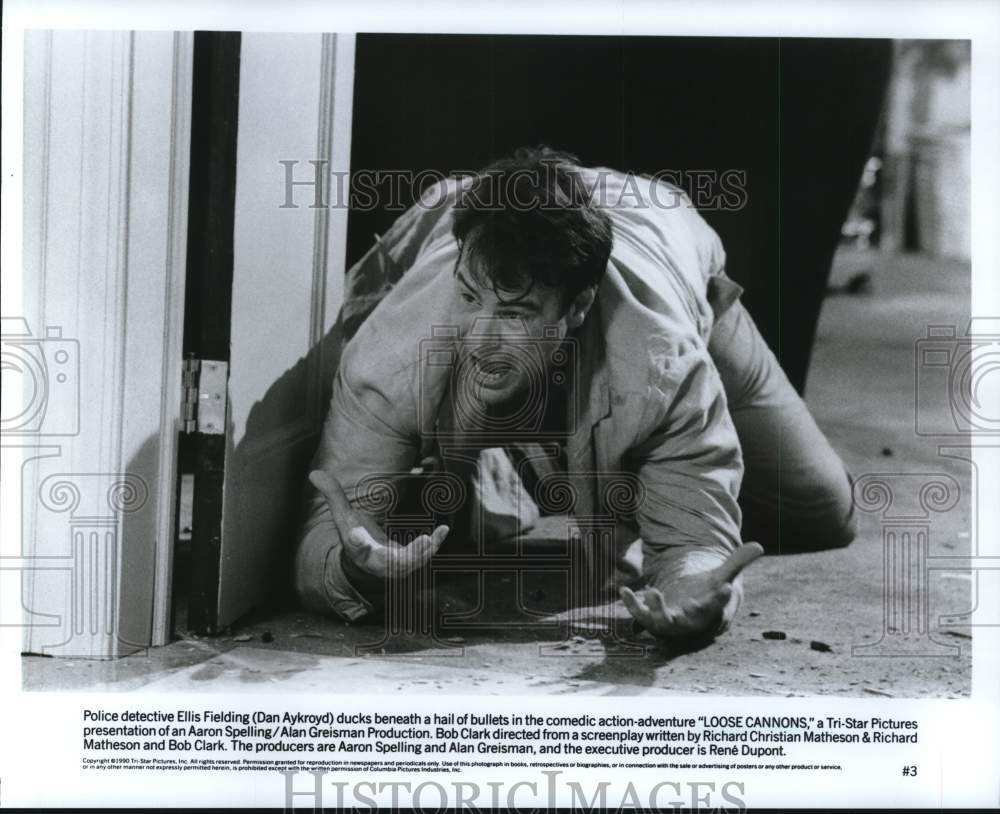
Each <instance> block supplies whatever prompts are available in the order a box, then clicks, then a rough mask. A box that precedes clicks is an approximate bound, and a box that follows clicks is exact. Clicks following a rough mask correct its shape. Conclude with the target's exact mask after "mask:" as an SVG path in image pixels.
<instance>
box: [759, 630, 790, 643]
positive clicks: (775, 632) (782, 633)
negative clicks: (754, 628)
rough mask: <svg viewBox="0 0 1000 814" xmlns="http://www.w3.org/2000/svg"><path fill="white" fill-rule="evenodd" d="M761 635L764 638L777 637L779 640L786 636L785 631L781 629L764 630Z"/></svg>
mask: <svg viewBox="0 0 1000 814" xmlns="http://www.w3.org/2000/svg"><path fill="white" fill-rule="evenodd" d="M761 636H763V637H764V638H765V639H777V640H779V641H780V640H781V639H784V638H786V635H785V631H783V630H765V631H764V632H763V633H762V634H761Z"/></svg>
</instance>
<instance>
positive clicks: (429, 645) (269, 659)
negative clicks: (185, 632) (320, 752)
mask: <svg viewBox="0 0 1000 814" xmlns="http://www.w3.org/2000/svg"><path fill="white" fill-rule="evenodd" d="M866 271H867V272H870V273H871V282H872V290H871V291H870V292H869V293H861V294H856V295H850V294H847V293H845V292H840V293H834V294H831V296H830V297H829V298H828V300H827V302H826V304H825V306H824V309H823V315H822V320H821V324H820V330H819V337H818V340H817V344H816V349H815V354H814V361H813V366H812V372H811V374H810V379H809V384H808V393H807V400H808V401H809V404H810V406H811V407H812V409H813V412H814V414H815V415H816V418H817V420H818V422H819V424H820V426H821V427H823V428H824V430H825V431H826V432H827V434H828V435H829V436H830V438H831V441H832V442H833V444H834V446H835V447H836V448H837V449H838V451H839V452H840V453H841V454H842V456H843V457H844V459H845V461H846V463H847V465H848V467H849V468H850V469H851V471H852V472H853V473H854V474H855V476H856V477H861V476H863V475H865V474H869V473H893V475H894V477H896V476H897V475H898V474H899V473H924V474H926V473H946V474H948V475H951V476H952V477H953V478H955V479H956V481H957V482H958V484H959V485H960V488H961V495H962V499H961V500H960V501H959V502H958V504H957V505H956V506H955V507H954V508H953V509H951V510H950V511H947V512H943V513H941V514H936V515H934V516H933V519H932V521H931V525H930V543H929V550H930V553H931V554H932V555H958V554H962V553H966V552H968V550H969V547H970V541H971V538H970V526H971V522H970V520H971V518H970V511H971V509H970V502H969V500H968V495H969V488H970V472H969V468H968V466H965V465H962V463H961V462H959V461H957V460H955V459H952V458H943V457H941V456H939V455H938V454H937V445H938V443H940V442H942V439H939V438H927V437H921V436H918V435H917V434H916V433H915V431H914V377H915V367H914V351H915V343H916V341H917V340H918V339H920V338H922V337H923V336H924V335H925V334H926V327H927V325H929V324H935V325H940V324H949V323H951V324H955V325H957V326H958V327H959V329H960V330H964V327H965V325H966V324H967V323H968V315H969V296H970V293H969V269H968V266H967V265H963V264H954V263H946V262H941V261H933V260H929V259H927V258H923V257H919V256H905V257H895V258H892V257H889V258H882V257H880V256H879V255H877V254H862V253H857V252H852V251H847V250H845V251H842V252H841V253H840V254H839V255H838V258H837V262H836V264H835V269H834V274H833V278H832V286H833V287H835V288H836V287H839V286H842V285H843V284H844V283H846V282H847V281H848V280H849V279H850V278H851V277H852V276H853V275H855V274H857V273H859V272H866ZM938 402H939V403H938V407H937V408H935V409H938V410H939V411H940V416H936V417H938V418H940V419H942V420H944V419H945V418H946V417H947V408H946V404H945V400H944V399H939V400H938ZM910 480H912V478H911V479H910ZM896 482H898V483H899V484H901V485H906V484H907V479H906V478H903V479H898V478H897V481H896ZM896 500H897V503H896V504H895V506H896V508H897V509H902V510H903V511H904V513H906V512H908V513H910V514H912V513H913V510H914V507H916V508H919V504H917V502H916V495H915V494H914V495H906V494H903V492H902V491H898V494H897V495H896ZM860 522H861V533H860V535H859V537H858V539H857V540H856V541H855V542H854V543H853V544H852V545H851V546H850V547H849V548H848V549H845V550H840V551H830V552H822V553H816V554H802V555H796V556H786V557H765V558H763V559H762V560H760V561H758V562H757V563H755V564H754V566H753V567H751V568H750V569H749V570H748V571H747V572H746V576H745V579H746V599H745V603H744V606H743V610H742V612H741V614H740V616H739V618H738V619H737V620H736V622H735V623H734V625H733V627H732V629H731V630H730V631H729V632H728V633H727V634H725V635H724V636H723V637H721V638H719V639H718V640H717V641H716V642H715V643H714V644H712V645H710V646H709V647H707V648H705V649H702V650H700V651H697V652H693V653H684V654H677V653H668V652H664V651H662V650H659V649H657V648H650V649H648V650H647V651H646V652H645V653H644V654H643V653H638V654H637V653H635V652H633V651H631V650H628V649H623V648H622V647H619V646H609V645H607V644H605V643H604V642H602V640H601V639H599V638H596V637H594V636H588V635H577V636H571V635H570V634H569V633H567V632H566V630H565V629H562V631H561V632H560V631H559V630H555V629H552V628H549V629H547V630H540V629H538V628H527V627H523V626H520V627H508V628H506V629H502V630H493V631H483V630H480V631H478V632H477V631H463V632H462V633H461V635H459V636H454V637H452V638H451V640H450V641H432V640H430V639H415V638H412V637H411V638H396V639H393V640H390V641H387V642H383V643H380V642H379V639H380V638H382V628H381V627H379V626H373V625H348V624H345V623H342V622H339V621H335V620H331V619H326V618H322V617H319V616H316V615H312V614H309V613H305V612H302V611H297V610H287V611H275V612H271V613H269V614H265V615H261V616H258V617H257V618H254V619H250V620H247V621H246V622H244V623H243V624H242V625H241V626H239V627H238V628H237V629H234V630H233V631H232V632H231V634H230V635H225V636H219V637H215V638H211V639H203V638H197V637H193V636H187V637H183V638H181V639H180V640H179V641H177V642H175V643H173V644H171V645H169V646H168V647H162V648H157V649H154V650H153V651H151V652H150V653H149V654H147V655H141V656H133V657H129V658H126V659H121V660H118V661H114V662H88V661H80V660H70V661H65V660H60V659H52V658H39V657H31V656H29V657H25V658H24V659H23V665H24V682H25V686H27V687H30V688H32V689H68V688H88V689H95V690H101V689H115V690H132V689H138V688H143V689H150V690H167V689H170V690H185V689H189V690H202V691H205V690H211V691H219V692H221V691H239V690H245V691H253V692H260V691H267V690H274V691H277V692H290V691H295V690H306V691H309V690H325V691H333V692H380V691H393V692H395V691H403V692H407V693H434V694H438V693H440V692H442V691H444V692H448V691H450V692H453V693H466V694H470V693H471V694H506V693H525V694H599V695H616V694H638V693H643V694H650V693H654V694H690V693H717V694H733V695H747V694H749V695H778V696H783V695H788V696H796V695H805V696H809V695H838V696H864V697H877V696H886V697H927V696H944V697H959V696H964V695H968V694H969V691H970V664H971V662H970V657H971V645H972V642H971V635H970V629H969V628H968V627H965V628H962V627H956V626H952V627H946V626H942V625H940V624H938V618H939V616H940V615H942V614H949V613H951V614H955V613H963V612H966V611H968V610H969V609H970V608H971V607H972V605H973V600H972V588H973V582H972V580H971V578H970V575H969V574H968V573H967V572H966V573H964V574H963V573H961V572H958V571H956V572H946V571H932V572H930V573H931V578H930V580H929V583H928V592H927V602H928V607H929V616H930V620H931V634H932V639H933V641H932V640H931V639H929V638H928V637H926V636H922V635H916V634H911V635H909V636H902V635H900V634H899V633H898V632H895V633H894V632H888V633H887V632H886V631H885V627H886V623H885V621H884V602H883V597H884V594H885V591H884V584H883V573H884V568H883V542H882V533H883V525H884V518H883V517H882V516H881V515H879V514H877V513H872V514H862V515H861V516H860ZM509 587H510V586H508V593H509ZM499 588H500V590H501V592H503V591H504V590H505V586H504V585H502V584H501V585H500V586H499ZM765 633H767V634H768V636H767V637H765ZM778 634H784V636H783V638H780V637H778V638H775V636H777V635H778ZM880 640H881V647H882V649H881V651H879V648H878V647H875V648H872V649H871V650H862V651H858V650H857V649H856V648H857V647H858V646H862V645H872V644H875V643H878V642H879V641H880ZM364 646H368V647H367V649H366V648H365V647H364ZM879 653H881V655H879ZM914 653H915V654H917V655H912V654H914ZM927 653H933V654H934V655H926V654H927ZM901 654H911V655H901Z"/></svg>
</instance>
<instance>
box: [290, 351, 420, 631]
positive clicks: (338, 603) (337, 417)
mask: <svg viewBox="0 0 1000 814" xmlns="http://www.w3.org/2000/svg"><path fill="white" fill-rule="evenodd" d="M358 352H363V349H359V348H356V347H352V346H349V347H348V349H347V350H346V351H345V354H344V358H343V360H342V363H341V368H340V370H339V371H338V374H337V377H336V379H335V380H334V385H333V395H332V399H331V403H330V411H329V413H328V414H327V418H326V422H325V424H324V427H323V435H322V439H321V441H320V445H319V448H318V449H317V452H316V455H315V457H314V459H313V465H312V468H313V470H316V471H318V472H319V473H320V474H321V480H320V483H321V484H328V483H329V481H331V480H332V481H333V483H334V484H336V487H337V488H338V489H342V490H343V493H344V495H345V500H346V502H347V504H348V505H349V506H350V508H351V510H352V512H353V516H352V517H351V518H346V513H345V512H341V514H342V515H344V516H339V517H335V516H334V513H333V511H332V509H331V505H330V500H329V496H328V494H327V493H326V492H324V491H321V490H320V489H317V488H316V486H317V484H316V483H315V482H314V480H315V478H310V483H309V485H308V486H307V490H308V491H307V494H306V521H305V524H304V526H303V529H302V534H301V539H300V541H299V549H298V554H297V556H296V565H295V580H296V589H297V592H298V594H299V596H300V598H301V599H302V601H303V602H304V603H305V604H306V605H307V606H309V607H311V608H313V609H314V610H317V611H320V612H329V611H330V610H333V611H334V612H335V613H337V614H339V615H340V616H342V617H344V618H345V619H349V620H353V619H358V618H360V617H362V616H364V615H366V614H368V613H369V612H371V611H372V610H373V609H374V608H375V606H376V605H377V604H378V603H379V602H380V598H381V593H382V589H383V587H384V579H383V578H382V575H381V574H376V573H370V572H368V571H366V570H365V569H364V568H362V567H359V566H356V565H355V558H356V556H357V553H358V552H354V554H355V556H351V554H352V552H351V549H350V543H351V541H350V540H349V539H348V538H347V537H346V536H345V533H346V529H347V527H345V526H344V525H343V524H344V522H345V520H346V521H347V522H349V523H350V526H351V527H353V526H354V525H356V523H355V520H356V519H358V520H360V521H361V523H362V525H363V526H364V528H365V530H366V531H367V532H368V534H369V536H370V538H371V540H372V542H374V543H378V544H382V543H386V544H388V543H390V542H391V541H385V539H384V535H383V534H382V531H381V527H380V525H379V518H376V517H373V516H371V515H369V514H367V513H366V512H364V511H362V510H361V509H360V508H359V505H358V504H359V499H358V498H359V495H358V494H357V486H358V482H359V481H361V480H362V479H363V478H366V477H367V476H376V477H377V478H378V479H379V481H380V482H383V483H384V482H389V483H391V482H392V480H393V479H394V478H396V477H401V476H403V475H405V474H406V473H407V472H409V471H410V469H411V468H412V467H413V465H414V463H415V462H416V460H417V457H418V454H419V441H418V439H417V437H416V436H415V435H413V434H407V433H405V432H403V431H401V430H400V429H399V428H398V427H396V426H394V424H393V423H391V417H392V416H393V413H394V411H393V409H391V405H390V404H389V403H388V401H387V399H386V396H385V395H384V394H383V393H382V392H381V390H380V389H379V388H378V387H377V386H376V385H375V384H374V383H373V382H372V381H371V378H372V377H371V376H370V371H369V372H368V374H362V375H357V374H356V375H352V371H356V370H357V369H358V364H357V362H356V360H355V354H356V353H358ZM362 369H363V366H362ZM328 491H329V488H327V492H328ZM345 544H346V545H345Z"/></svg>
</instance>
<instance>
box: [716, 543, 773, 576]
mask: <svg viewBox="0 0 1000 814" xmlns="http://www.w3.org/2000/svg"><path fill="white" fill-rule="evenodd" d="M763 553H764V548H763V546H761V544H760V543H744V544H743V545H741V546H740V547H739V548H737V549H736V550H735V551H734V552H733V553H732V554H730V555H729V559H727V560H726V561H725V562H724V563H722V565H720V566H719V567H718V568H716V569H715V577H716V580H717V581H718V582H732V581H733V580H734V579H736V577H738V576H739V575H740V572H741V571H742V570H743V569H744V568H746V567H747V566H748V565H749V564H750V563H752V562H753V561H754V560H756V559H757V558H758V557H759V556H761V555H762V554H763Z"/></svg>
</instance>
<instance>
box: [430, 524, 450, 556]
mask: <svg viewBox="0 0 1000 814" xmlns="http://www.w3.org/2000/svg"><path fill="white" fill-rule="evenodd" d="M449 531H451V529H449V528H448V527H447V526H438V527H437V528H436V529H434V533H433V534H431V541H432V542H433V543H434V552H435V553H437V550H438V549H439V548H441V544H442V543H443V542H444V539H445V537H447V536H448V532H449Z"/></svg>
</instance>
